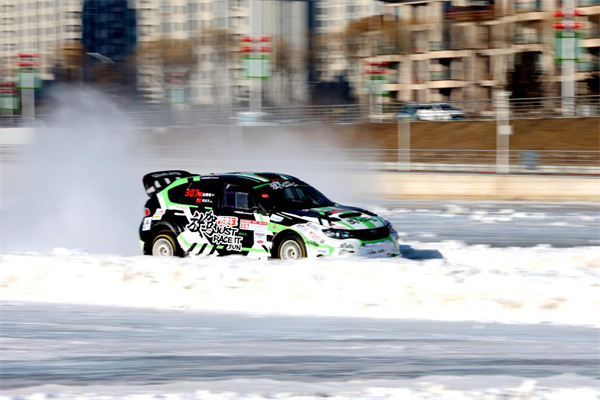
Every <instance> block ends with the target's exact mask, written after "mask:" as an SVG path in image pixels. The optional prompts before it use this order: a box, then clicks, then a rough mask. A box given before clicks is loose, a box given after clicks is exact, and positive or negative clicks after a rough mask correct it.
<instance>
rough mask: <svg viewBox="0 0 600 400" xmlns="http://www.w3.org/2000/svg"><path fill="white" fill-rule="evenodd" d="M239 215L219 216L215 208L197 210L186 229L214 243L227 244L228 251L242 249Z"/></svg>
mask: <svg viewBox="0 0 600 400" xmlns="http://www.w3.org/2000/svg"><path fill="white" fill-rule="evenodd" d="M234 225H237V217H217V216H216V215H215V213H214V212H213V210H208V211H207V212H203V213H201V212H198V211H196V212H195V213H194V215H193V216H192V218H191V220H190V223H189V224H187V226H186V229H188V230H189V231H190V232H198V233H199V234H201V235H203V236H205V237H206V238H207V239H208V240H209V241H210V242H211V243H212V244H213V245H224V246H227V247H226V249H227V250H228V251H242V239H243V238H242V237H241V236H238V235H237V233H238V231H239V229H237V228H234V227H233V226H234Z"/></svg>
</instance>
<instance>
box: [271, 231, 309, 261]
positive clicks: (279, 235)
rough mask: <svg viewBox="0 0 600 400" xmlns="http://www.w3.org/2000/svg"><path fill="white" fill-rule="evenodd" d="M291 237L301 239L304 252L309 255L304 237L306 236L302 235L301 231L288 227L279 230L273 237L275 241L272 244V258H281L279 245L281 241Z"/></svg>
mask: <svg viewBox="0 0 600 400" xmlns="http://www.w3.org/2000/svg"><path fill="white" fill-rule="evenodd" d="M289 237H296V238H298V239H300V243H302V245H303V246H304V253H305V254H306V255H307V256H308V247H307V245H306V239H305V238H304V236H303V235H301V234H300V233H299V232H297V231H295V230H294V229H291V228H288V229H284V230H282V231H280V232H278V233H277V234H276V235H275V236H274V237H273V243H272V245H271V258H279V255H278V254H277V251H278V250H279V245H280V244H281V242H283V241H284V240H285V239H287V238H289Z"/></svg>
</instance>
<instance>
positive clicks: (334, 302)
mask: <svg viewBox="0 0 600 400" xmlns="http://www.w3.org/2000/svg"><path fill="white" fill-rule="evenodd" d="M403 251H404V252H405V253H406V254H407V256H410V257H411V258H416V259H413V260H410V259H405V258H395V259H385V260H367V259H358V258H356V259H355V258H340V259H320V260H304V261H301V262H296V263H286V262H281V261H266V262H257V261H251V260H246V259H244V258H238V257H224V258H211V259H203V258H185V259H178V258H173V259H164V258H152V257H144V256H137V257H136V256H133V257H124V256H109V255H92V254H86V253H80V252H73V251H69V250H60V249H58V250H55V251H54V252H51V253H35V252H12V251H4V252H2V254H1V262H2V268H1V269H0V285H1V287H2V291H1V294H0V298H1V299H3V300H17V301H20V300H27V301H38V302H61V303H79V304H81V303H83V304H98V305H117V306H134V307H154V308H164V309H186V310H203V311H219V312H221V311H226V312H253V313H277V314H291V315H322V316H360V317H381V318H424V319H434V320H452V321H460V320H463V321H465V320H469V321H496V322H506V323H515V322H516V323H554V324H573V325H584V326H600V308H599V302H598V301H599V299H600V291H599V283H600V281H599V277H598V273H599V270H600V247H576V248H569V249H557V248H552V247H549V246H537V247H533V248H489V247H488V246H465V245H463V244H460V243H455V242H445V243H437V244H435V243H427V244H426V245H423V244H419V243H413V244H412V246H404V247H403ZM440 257H443V258H440ZM419 258H421V259H419ZM428 258H431V259H428Z"/></svg>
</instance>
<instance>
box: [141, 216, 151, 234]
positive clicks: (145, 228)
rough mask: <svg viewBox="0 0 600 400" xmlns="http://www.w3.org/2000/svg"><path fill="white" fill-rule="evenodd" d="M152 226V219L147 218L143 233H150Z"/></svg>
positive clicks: (143, 225)
mask: <svg viewBox="0 0 600 400" xmlns="http://www.w3.org/2000/svg"><path fill="white" fill-rule="evenodd" d="M150 226H152V217H146V218H144V223H143V224H142V230H143V231H149V230H150Z"/></svg>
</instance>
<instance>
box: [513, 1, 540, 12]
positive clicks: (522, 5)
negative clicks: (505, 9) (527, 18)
mask: <svg viewBox="0 0 600 400" xmlns="http://www.w3.org/2000/svg"><path fill="white" fill-rule="evenodd" d="M515 8H516V9H517V12H533V11H542V2H541V1H527V2H517V3H516V4H515Z"/></svg>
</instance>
